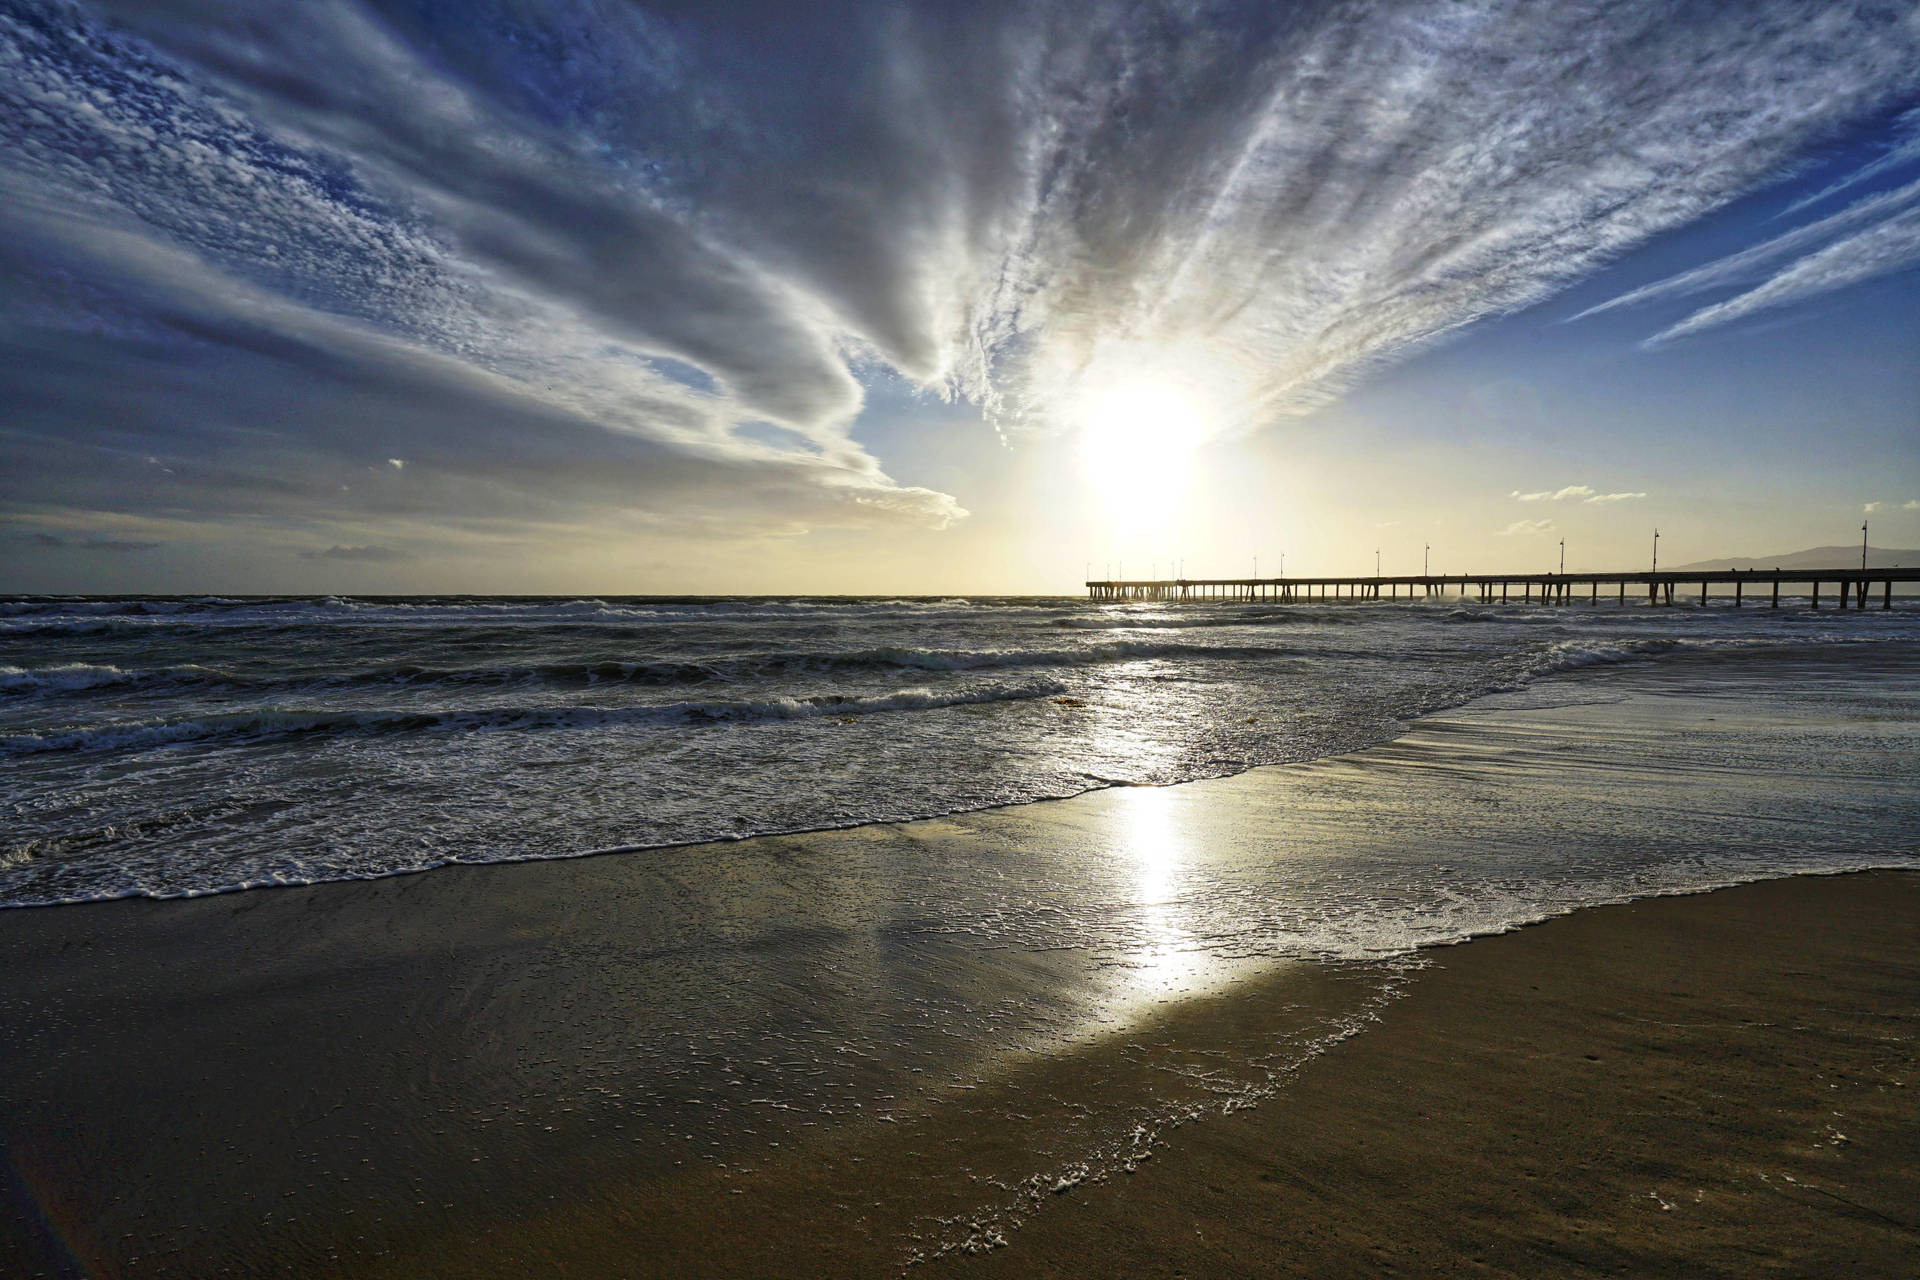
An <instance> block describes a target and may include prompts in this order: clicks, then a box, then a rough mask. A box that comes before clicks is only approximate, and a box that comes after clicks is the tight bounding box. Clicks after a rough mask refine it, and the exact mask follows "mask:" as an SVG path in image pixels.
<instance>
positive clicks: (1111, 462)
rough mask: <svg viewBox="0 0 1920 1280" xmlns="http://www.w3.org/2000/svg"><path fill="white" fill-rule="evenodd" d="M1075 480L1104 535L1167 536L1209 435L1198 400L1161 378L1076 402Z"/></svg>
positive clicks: (1119, 384)
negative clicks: (1099, 517)
mask: <svg viewBox="0 0 1920 1280" xmlns="http://www.w3.org/2000/svg"><path fill="white" fill-rule="evenodd" d="M1072 416H1073V420H1074V423H1075V426H1076V428H1077V430H1078V434H1079V449H1080V476H1081V480H1082V483H1083V484H1085V486H1086V487H1087V489H1088V491H1089V493H1090V495H1091V496H1092V497H1093V499H1094V502H1095V505H1096V506H1097V508H1098V509H1099V510H1101V511H1102V512H1103V513H1104V514H1105V515H1106V517H1107V519H1108V523H1109V525H1110V526H1111V528H1110V532H1111V533H1112V534H1114V535H1116V536H1119V537H1122V538H1137V537H1145V536H1149V535H1153V534H1158V533H1163V532H1166V531H1168V530H1169V529H1170V528H1171V527H1172V525H1173V523H1174V522H1175V520H1176V519H1177V517H1178V515H1179V512H1180V510H1181V508H1182V507H1183V506H1184V504H1185V499H1186V489H1187V483H1188V480H1189V478H1190V475H1191V472H1192V468H1193V455H1194V451H1195V450H1196V449H1197V448H1199V446H1200V445H1201V444H1202V443H1204V442H1205V440H1206V439H1207V438H1208V437H1209V436H1210V435H1211V434H1212V431H1211V429H1210V428H1211V423H1210V421H1209V415H1208V412H1207V408H1206V405H1205V403H1204V401H1203V399H1202V397H1200V396H1199V395H1197V394H1196V393H1194V392H1193V391H1192V390H1191V389H1189V388H1187V387H1184V386H1182V385H1181V384H1180V383H1179V382H1177V381H1175V380H1173V379H1171V378H1165V377H1152V376H1139V377H1122V378H1118V379H1115V380H1112V381H1109V382H1106V383H1104V384H1102V385H1100V386H1098V387H1097V388H1093V389H1091V390H1088V391H1086V392H1084V393H1082V394H1081V395H1079V396H1077V397H1075V403H1074V406H1073V414H1072Z"/></svg>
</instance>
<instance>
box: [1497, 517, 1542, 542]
mask: <svg viewBox="0 0 1920 1280" xmlns="http://www.w3.org/2000/svg"><path fill="white" fill-rule="evenodd" d="M1497 532H1498V533H1499V534H1500V536H1501V537H1503V538H1508V537H1515V536H1518V535H1520V534H1528V533H1551V532H1553V521H1551V520H1515V521H1514V522H1513V523H1512V524H1510V525H1508V526H1507V527H1506V528H1504V529H1500V530H1498V531H1497Z"/></svg>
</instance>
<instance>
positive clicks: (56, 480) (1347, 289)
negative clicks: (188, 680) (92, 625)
mask: <svg viewBox="0 0 1920 1280" xmlns="http://www.w3.org/2000/svg"><path fill="white" fill-rule="evenodd" d="M1916 317H1920V4H1915V3H1907V4H1901V3H1873V4H1865V3H1862V4H1849V3H1837V2H1836V3H1823V4H1811V3H1805V2H1804V0H1793V2H1770V0H1741V2H1740V3H1728V4H1706V3H1685V2H1682V0H1645V2H1642V0H1617V2H1614V3H1588V4H1572V3H1567V4H1553V3H1545V2H1542V0H1514V2H1512V3H1498V2H1488V3H1471V2H1467V0H1454V2H1449V3H1437V2H1425V0H1410V2H1406V3H1395V2H1386V0H1383V2H1380V3H1370V2H1367V0H1358V2H1352V3H1338V4H1332V3H1328V4H1308V3H1301V4H1287V3H1274V2H1272V0H1264V2H1262V3H1247V4H1208V3H1196V2H1192V0H1189V2H1187V3H1179V4H1172V3H1167V4H1155V3H1111V4H1110V3H1100V2H1099V0H1079V2H1077V3H1057V4H1053V3H1044V2H1038V0H1036V2H1032V3H1020V4H996V3H992V2H991V0H973V2H970V3H966V4H913V3H901V2H899V0H890V2H887V3H874V4H857V3H836V2H833V0H823V2H820V3H812V4H807V5H794V4H789V3H767V4H727V3H716V2H714V0H702V2H700V3H663V4H648V3H636V2H632V0H566V2H563V0H520V2H517V3H516V2H509V0H463V2H462V3H448V2H440V3H429V2H427V0H413V2H411V3H407V2H402V0H384V2H375V0H127V2H126V3H112V2H110V0H99V2H96V3H60V2H57V0H28V2H26V3H21V2H20V0H0V590H9V591H73V592H82V591H85V592H95V591H98V592H202V591H211V592H235V593H238V592H443V591H444V592H469V591H474V592H479V591H501V592H535V593H557V594H572V593H583V594H584V593H593V594H607V593H655V592H658V593H733V592H805V593H906V594H946V593H1021V592H1074V591H1077V590H1079V584H1080V583H1081V581H1082V580H1083V579H1084V578H1085V577H1087V576H1092V577H1107V576H1120V575H1121V574H1123V573H1124V574H1125V575H1126V576H1129V577H1145V576H1170V575H1172V574H1174V573H1175V572H1176V571H1178V572H1183V573H1185V574H1186V575H1189V576H1194V577H1202V576H1244V575H1247V574H1250V573H1254V572H1256V571H1257V572H1259V573H1261V574H1262V575H1263V576H1273V575H1275V574H1278V573H1280V572H1283V571H1284V572H1287V573H1294V574H1335V573H1367V572H1372V571H1373V569H1374V566H1375V564H1376V563H1378V564H1379V566H1380V567H1381V569H1382V570H1383V571H1384V572H1387V573H1409V572H1415V571H1418V570H1419V569H1420V567H1421V564H1422V562H1423V558H1424V559H1425V561H1426V562H1427V563H1430V564H1431V566H1432V568H1433V569H1434V571H1436V572H1442V571H1444V572H1463V571H1476V570H1485V571H1539V570H1544V569H1551V568H1553V567H1555V566H1556V565H1557V564H1558V562H1559V555H1560V553H1561V550H1562V548H1561V545H1560V544H1561V542H1562V540H1564V542H1565V547H1564V550H1565V554H1566V565H1567V568H1568V569H1569V570H1606V569H1617V568H1639V567H1641V566H1643V565H1645V564H1646V563H1648V560H1649V557H1650V551H1651V539H1652V534H1653V531H1654V529H1655V528H1658V529H1659V530H1660V532H1661V559H1662V561H1663V562H1667V563H1674V564H1678V563H1682V562H1685V561H1690V560H1699V559H1706V558H1710V557H1717V556H1747V555H1767V554H1775V553H1784V552H1788V551H1792V550H1796V549H1799V548H1802V547H1807V546H1813V545H1824V544H1846V543H1849V542H1851V541H1853V540H1856V539H1858V537H1859V536H1860V530H1859V525H1860V523H1861V521H1862V520H1867V521H1871V533H1872V541H1873V543H1874V544H1875V545H1876V546H1883V547H1920V323H1916ZM1376 557H1377V558H1376Z"/></svg>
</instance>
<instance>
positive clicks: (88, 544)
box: [24, 533, 161, 555]
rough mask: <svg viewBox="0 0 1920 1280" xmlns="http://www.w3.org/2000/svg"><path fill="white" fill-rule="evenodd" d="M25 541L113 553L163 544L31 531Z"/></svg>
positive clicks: (143, 549)
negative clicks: (74, 536)
mask: <svg viewBox="0 0 1920 1280" xmlns="http://www.w3.org/2000/svg"><path fill="white" fill-rule="evenodd" d="M24 541H26V542H28V543H31V544H32V545H33V546H36V547H45V548H48V549H49V550H53V549H66V550H73V551H104V552H107V553H109V554H112V555H132V554H135V553H138V552H141V551H153V550H155V549H157V548H158V547H159V546H160V545H161V544H160V543H158V542H143V541H140V540H137V539H133V538H68V537H63V536H62V535H60V534H57V533H30V534H27V535H25V537H24Z"/></svg>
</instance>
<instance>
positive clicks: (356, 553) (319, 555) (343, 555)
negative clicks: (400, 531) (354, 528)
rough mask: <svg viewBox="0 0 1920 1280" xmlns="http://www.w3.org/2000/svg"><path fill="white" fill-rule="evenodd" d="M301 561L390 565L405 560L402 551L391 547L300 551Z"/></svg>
mask: <svg viewBox="0 0 1920 1280" xmlns="http://www.w3.org/2000/svg"><path fill="white" fill-rule="evenodd" d="M300 558H301V559H302V560H351V561H355V562H358V563H361V564H392V563H394V562H395V561H399V560H405V559H407V558H408V557H407V554H406V552H404V551H397V550H395V549H394V548H392V547H376V546H365V547H337V546H336V547H328V548H327V549H326V550H324V551H302V552H300Z"/></svg>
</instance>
